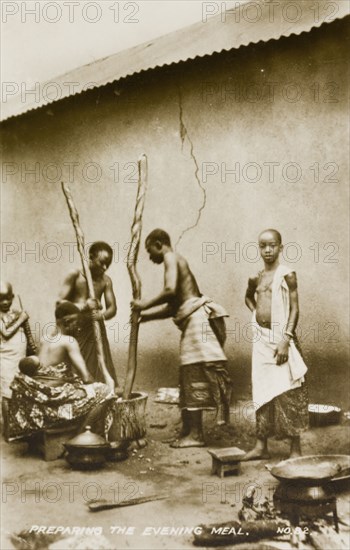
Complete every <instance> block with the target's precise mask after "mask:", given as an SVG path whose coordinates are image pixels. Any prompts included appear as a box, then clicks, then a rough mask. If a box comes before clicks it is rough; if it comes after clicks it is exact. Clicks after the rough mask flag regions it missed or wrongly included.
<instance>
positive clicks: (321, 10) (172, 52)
mask: <svg viewBox="0 0 350 550" xmlns="http://www.w3.org/2000/svg"><path fill="white" fill-rule="evenodd" d="M208 4H209V3H208ZM211 4H212V5H213V6H214V7H215V6H217V7H218V9H219V8H220V6H221V5H223V4H224V3H222V2H214V3H211ZM348 14H349V2H348V0H332V1H331V2H330V1H329V0H279V2H276V0H255V1H254V0H249V1H247V2H246V3H243V4H241V5H238V4H237V7H236V8H235V9H233V10H228V11H226V12H222V13H219V14H218V15H215V16H213V17H209V16H208V18H207V21H206V22H204V21H200V22H198V23H195V24H194V25H190V26H188V27H185V28H183V29H180V30H178V31H175V32H172V33H170V34H167V35H165V36H161V37H159V38H157V39H155V40H153V41H149V42H145V43H143V44H140V45H139V46H136V47H133V48H130V49H127V50H124V51H122V52H119V53H116V54H114V55H111V56H109V57H106V58H104V59H100V60H98V61H95V62H93V63H90V64H88V65H83V66H82V67H80V68H78V69H75V70H73V71H70V72H68V73H66V74H64V75H62V76H59V77H57V78H54V79H52V80H50V81H47V82H44V83H42V84H40V85H37V87H36V88H35V90H36V94H34V93H31V94H29V93H27V94H25V91H26V89H27V90H28V87H27V88H24V93H22V94H18V96H13V97H12V98H11V99H9V100H8V101H6V102H4V103H3V104H2V113H1V119H2V120H6V119H8V118H10V117H15V116H19V115H21V114H24V113H26V112H27V111H30V110H32V109H38V108H40V107H43V106H44V105H49V104H50V103H54V102H56V101H60V100H61V99H64V98H66V97H69V96H72V95H76V94H80V93H82V92H84V91H86V89H91V88H97V87H100V86H105V85H106V84H109V83H111V82H115V81H118V80H120V79H122V78H125V77H127V76H131V75H133V74H135V73H140V72H141V71H147V70H150V69H154V68H156V67H163V66H166V65H171V64H173V63H179V62H180V61H188V60H190V59H195V58H196V57H203V56H206V55H211V54H213V53H215V52H216V53H219V52H222V51H223V50H226V51H228V50H231V49H234V48H239V47H241V46H248V45H249V44H256V43H258V42H261V41H262V42H267V41H269V40H277V39H279V38H280V37H282V36H290V35H292V34H295V35H299V34H300V33H302V32H309V31H310V30H311V29H312V28H313V27H320V26H321V25H322V24H324V23H331V22H332V21H334V20H335V19H341V18H343V17H345V16H346V15H348Z"/></svg>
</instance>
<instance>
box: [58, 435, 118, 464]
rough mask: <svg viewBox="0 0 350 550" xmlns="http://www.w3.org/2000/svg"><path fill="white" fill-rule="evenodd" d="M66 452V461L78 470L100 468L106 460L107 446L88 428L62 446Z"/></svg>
mask: <svg viewBox="0 0 350 550" xmlns="http://www.w3.org/2000/svg"><path fill="white" fill-rule="evenodd" d="M64 447H65V448H66V450H67V455H66V460H67V462H68V464H70V465H71V466H72V467H73V468H76V469H78V470H95V469H97V468H101V467H102V466H103V465H104V464H105V462H106V459H107V455H108V452H109V448H110V447H109V444H108V443H107V442H106V440H105V439H103V437H101V436H99V435H97V434H95V433H93V432H92V431H91V427H90V426H86V428H85V432H83V433H81V434H79V435H77V436H76V437H73V439H70V440H69V441H68V442H67V443H65V444H64Z"/></svg>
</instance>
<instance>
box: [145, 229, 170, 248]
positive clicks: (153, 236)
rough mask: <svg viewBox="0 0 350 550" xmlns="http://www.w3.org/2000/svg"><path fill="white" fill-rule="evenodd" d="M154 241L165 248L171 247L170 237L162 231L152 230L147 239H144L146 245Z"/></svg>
mask: <svg viewBox="0 0 350 550" xmlns="http://www.w3.org/2000/svg"><path fill="white" fill-rule="evenodd" d="M155 241H159V242H161V243H162V244H165V245H166V246H171V241H170V236H169V234H168V233H167V232H166V231H164V230H163V229H154V230H153V231H151V233H150V234H149V235H148V237H146V241H145V242H146V244H147V243H154V242H155Z"/></svg>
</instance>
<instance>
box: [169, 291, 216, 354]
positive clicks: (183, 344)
mask: <svg viewBox="0 0 350 550" xmlns="http://www.w3.org/2000/svg"><path fill="white" fill-rule="evenodd" d="M226 316H227V313H226V312H225V310H224V309H223V308H222V307H221V306H219V305H217V304H214V302H213V301H212V300H210V299H209V298H206V297H205V296H201V297H198V298H197V297H196V298H190V299H189V300H187V301H186V302H185V303H184V304H182V305H181V308H180V309H179V311H178V313H177V315H176V317H175V318H174V322H175V324H176V325H177V326H178V327H179V329H180V330H181V332H182V335H181V341H180V362H181V365H191V364H193V363H212V362H216V361H226V360H227V358H226V355H225V354H224V352H223V349H222V347H221V345H220V343H219V341H218V339H217V337H216V336H215V334H214V332H213V330H212V328H211V326H210V323H209V318H217V317H226Z"/></svg>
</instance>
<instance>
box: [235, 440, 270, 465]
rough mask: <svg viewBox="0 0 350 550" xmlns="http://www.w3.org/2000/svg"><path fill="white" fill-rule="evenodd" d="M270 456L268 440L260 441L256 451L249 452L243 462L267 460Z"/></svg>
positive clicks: (256, 445)
mask: <svg viewBox="0 0 350 550" xmlns="http://www.w3.org/2000/svg"><path fill="white" fill-rule="evenodd" d="M269 458H270V455H269V452H268V450H267V440H264V439H258V440H257V442H256V444H255V447H254V449H252V450H251V451H248V452H247V453H246V454H245V455H244V457H243V458H242V459H241V460H244V461H247V460H266V459H269Z"/></svg>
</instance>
